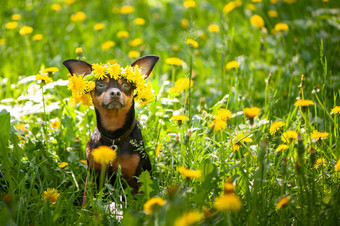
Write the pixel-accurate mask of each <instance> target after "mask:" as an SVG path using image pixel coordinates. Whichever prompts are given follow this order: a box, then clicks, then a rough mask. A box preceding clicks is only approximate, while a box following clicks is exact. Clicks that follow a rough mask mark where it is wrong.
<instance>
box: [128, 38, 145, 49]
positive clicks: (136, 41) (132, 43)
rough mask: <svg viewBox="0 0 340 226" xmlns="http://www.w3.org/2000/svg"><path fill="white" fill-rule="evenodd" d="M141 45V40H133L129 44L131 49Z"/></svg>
mask: <svg viewBox="0 0 340 226" xmlns="http://www.w3.org/2000/svg"><path fill="white" fill-rule="evenodd" d="M142 43H143V39H141V38H135V39H134V40H132V41H130V42H129V45H130V46H132V47H136V46H139V45H141V44H142Z"/></svg>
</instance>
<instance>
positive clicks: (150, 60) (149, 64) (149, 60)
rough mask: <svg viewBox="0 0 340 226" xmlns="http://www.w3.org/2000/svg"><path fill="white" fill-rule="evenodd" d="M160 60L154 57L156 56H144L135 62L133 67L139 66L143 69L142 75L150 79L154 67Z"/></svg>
mask: <svg viewBox="0 0 340 226" xmlns="http://www.w3.org/2000/svg"><path fill="white" fill-rule="evenodd" d="M158 59H159V57H158V56H154V55H149V56H143V57H141V58H139V59H137V60H136V61H135V62H133V63H132V64H131V66H136V65H138V67H139V68H140V69H141V72H142V74H145V75H147V77H149V75H150V73H151V71H152V69H153V67H154V66H155V64H156V63H157V61H158ZM147 77H146V78H147Z"/></svg>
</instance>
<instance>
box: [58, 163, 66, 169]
mask: <svg viewBox="0 0 340 226" xmlns="http://www.w3.org/2000/svg"><path fill="white" fill-rule="evenodd" d="M66 166H68V163H67V162H62V163H60V164H59V168H65V167H66Z"/></svg>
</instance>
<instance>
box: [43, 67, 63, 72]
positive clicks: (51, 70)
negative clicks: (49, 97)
mask: <svg viewBox="0 0 340 226" xmlns="http://www.w3.org/2000/svg"><path fill="white" fill-rule="evenodd" d="M57 71H59V69H58V68H57V67H48V68H45V69H44V70H43V73H54V72H57Z"/></svg>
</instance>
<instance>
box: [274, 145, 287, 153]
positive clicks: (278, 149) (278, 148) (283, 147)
mask: <svg viewBox="0 0 340 226" xmlns="http://www.w3.org/2000/svg"><path fill="white" fill-rule="evenodd" d="M288 148H289V146H288V145H286V144H280V145H279V146H277V148H276V149H275V151H276V152H279V151H283V150H286V149H288Z"/></svg>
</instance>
